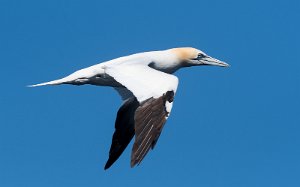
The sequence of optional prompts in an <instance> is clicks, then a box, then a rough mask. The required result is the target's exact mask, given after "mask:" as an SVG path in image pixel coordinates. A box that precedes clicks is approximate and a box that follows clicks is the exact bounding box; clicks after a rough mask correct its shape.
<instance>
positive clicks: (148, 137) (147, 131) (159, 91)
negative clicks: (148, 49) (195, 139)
mask: <svg viewBox="0 0 300 187" xmlns="http://www.w3.org/2000/svg"><path fill="white" fill-rule="evenodd" d="M105 72H106V73H107V74H109V75H110V76H112V77H113V78H114V79H115V80H116V81H118V82H119V83H120V84H122V85H123V86H124V87H126V88H127V89H128V90H130V91H131V92H132V93H133V95H134V96H135V97H136V99H137V101H138V102H139V106H138V107H137V109H136V111H135V115H134V129H135V135H136V137H135V142H134V145H133V149H132V154H131V166H132V167H133V166H134V165H136V164H139V163H140V162H141V161H142V160H143V158H144V157H145V155H146V154H147V153H148V151H149V150H150V148H151V147H152V148H153V147H154V145H155V143H156V142H157V140H158V138H159V135H160V133H161V130H162V128H163V126H164V123H165V122H166V119H167V118H168V116H169V113H170V111H171V108H172V104H173V98H174V95H175V92H176V90H177V86H178V79H177V77H176V76H174V75H170V74H166V73H163V72H160V71H157V70H154V69H152V68H150V67H148V66H143V65H119V66H115V67H108V68H107V69H106V70H105Z"/></svg>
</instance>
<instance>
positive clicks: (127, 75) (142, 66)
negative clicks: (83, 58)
mask: <svg viewBox="0 0 300 187" xmlns="http://www.w3.org/2000/svg"><path fill="white" fill-rule="evenodd" d="M197 65H218V66H225V67H226V66H228V64H226V63H224V62H221V61H219V60H217V59H214V58H212V57H210V56H208V55H206V54H205V53H203V52H202V51H200V50H198V49H194V48H174V49H168V50H163V51H151V52H144V53H137V54H133V55H129V56H125V57H120V58H116V59H113V60H110V61H106V62H103V63H100V64H96V65H93V66H91V67H88V68H84V69H81V70H78V71H76V72H74V73H72V74H71V75H69V76H67V77H64V78H62V79H59V80H54V81H50V82H46V83H41V84H37V85H32V87H35V86H44V85H60V84H72V85H83V84H91V85H96V86H110V87H113V88H115V89H116V90H117V91H118V93H119V94H120V95H121V97H122V99H123V101H124V102H123V105H122V106H121V108H120V109H119V111H118V114H117V119H116V122H115V128H116V130H115V133H114V135H113V140H112V145H111V148H110V154H109V159H108V161H107V163H106V165H105V169H107V168H109V167H110V166H111V165H112V164H113V163H114V162H115V161H116V160H117V159H118V158H119V156H120V155H121V154H122V152H123V151H124V150H125V148H126V147H127V145H128V144H129V142H130V141H131V139H132V138H133V136H134V135H135V136H136V138H135V143H134V146H133V149H132V156H131V166H134V165H136V164H139V163H140V162H141V161H142V160H143V158H144V157H145V155H146V154H147V153H148V151H149V150H150V148H152V149H153V147H154V145H155V144H156V142H157V140H158V138H159V136H160V133H161V130H162V128H163V126H164V124H165V122H166V120H167V118H168V116H169V114H170V112H171V108H172V105H173V100H174V96H175V93H176V90H177V86H178V78H177V77H176V76H174V75H172V73H174V72H175V71H177V70H178V69H180V68H182V67H188V66H197Z"/></svg>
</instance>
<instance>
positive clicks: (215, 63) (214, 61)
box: [199, 56, 230, 67]
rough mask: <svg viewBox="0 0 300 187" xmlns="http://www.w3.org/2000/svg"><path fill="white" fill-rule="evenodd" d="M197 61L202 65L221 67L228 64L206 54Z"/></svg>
mask: <svg viewBox="0 0 300 187" xmlns="http://www.w3.org/2000/svg"><path fill="white" fill-rule="evenodd" d="M199 61H200V62H201V63H202V64H203V65H212V66H221V67H229V66H230V65H229V64H227V63H225V62H222V61H220V60H218V59H216V58H213V57H210V56H206V57H204V58H202V59H201V60H199Z"/></svg>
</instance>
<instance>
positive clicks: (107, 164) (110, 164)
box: [104, 160, 113, 170]
mask: <svg viewBox="0 0 300 187" xmlns="http://www.w3.org/2000/svg"><path fill="white" fill-rule="evenodd" d="M112 164H113V162H110V160H108V161H107V162H106V164H105V166H104V170H107V169H108V168H110V166H112Z"/></svg>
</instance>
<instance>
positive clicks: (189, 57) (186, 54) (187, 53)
mask: <svg viewBox="0 0 300 187" xmlns="http://www.w3.org/2000/svg"><path fill="white" fill-rule="evenodd" d="M170 51H171V52H172V53H174V54H175V55H176V56H177V58H178V59H179V60H180V61H181V62H183V63H185V64H186V66H193V65H215V66H222V67H228V66H229V64H227V63H225V62H222V61H220V60H218V59H215V58H213V57H210V56H208V55H207V54H205V53H204V52H203V51H201V50H199V49H196V48H192V47H180V48H173V49H170Z"/></svg>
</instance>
